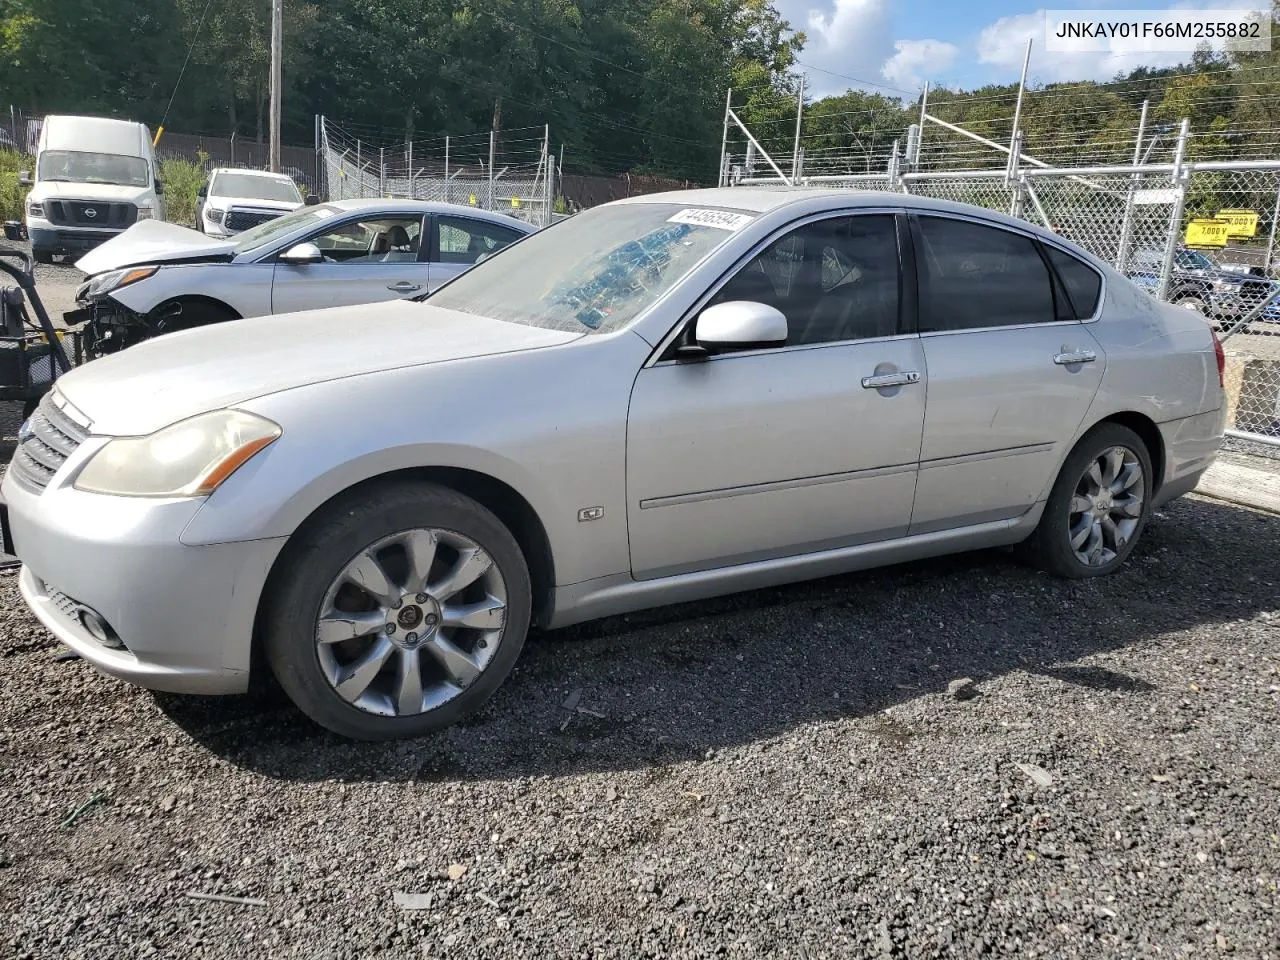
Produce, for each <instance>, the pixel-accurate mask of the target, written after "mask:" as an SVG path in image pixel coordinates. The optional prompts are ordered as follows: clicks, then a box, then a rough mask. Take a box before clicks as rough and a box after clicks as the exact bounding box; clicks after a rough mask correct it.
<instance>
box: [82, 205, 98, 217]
mask: <svg viewBox="0 0 1280 960" xmlns="http://www.w3.org/2000/svg"><path fill="white" fill-rule="evenodd" d="M84 215H85V216H86V217H88V218H89V219H90V220H92V219H93V218H94V217H96V216H97V215H98V211H97V210H95V209H93V207H85V208H84Z"/></svg>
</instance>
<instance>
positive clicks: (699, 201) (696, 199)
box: [611, 185, 1102, 265]
mask: <svg viewBox="0 0 1280 960" xmlns="http://www.w3.org/2000/svg"><path fill="white" fill-rule="evenodd" d="M631 203H678V204H683V205H695V204H696V205H699V206H708V207H721V208H725V209H729V210H741V211H743V212H747V213H757V214H767V213H772V212H774V211H776V210H781V209H784V208H786V207H790V206H801V205H804V207H805V208H806V212H811V213H812V212H821V211H822V210H823V209H828V208H829V209H833V210H844V209H849V208H850V207H905V208H906V209H908V210H919V211H926V212H933V213H954V214H961V215H964V216H966V217H981V218H982V219H984V220H989V221H991V222H993V223H997V224H1004V225H1005V226H1011V227H1016V228H1017V229H1019V230H1023V231H1029V232H1031V233H1035V234H1037V235H1039V236H1041V237H1044V238H1046V239H1051V240H1053V241H1054V242H1055V243H1059V244H1063V245H1065V246H1068V247H1070V248H1072V249H1073V250H1076V251H1078V252H1079V253H1082V254H1084V255H1085V256H1086V257H1088V259H1089V260H1090V261H1091V262H1093V263H1095V265H1096V264H1101V263H1102V261H1101V260H1099V259H1098V258H1097V257H1096V256H1094V255H1093V254H1091V253H1089V251H1087V250H1085V249H1083V248H1082V247H1080V246H1079V245H1078V244H1075V243H1072V242H1071V241H1070V240H1069V239H1067V238H1066V237H1062V236H1060V235H1058V234H1056V233H1054V232H1053V231H1051V230H1047V229H1045V228H1044V227H1041V226H1038V225H1036V224H1034V223H1032V222H1030V221H1029V220H1021V219H1019V218H1017V217H1011V216H1009V215H1008V214H1005V213H1001V212H1000V211H999V210H991V209H988V208H986V207H978V206H974V205H972V204H968V203H957V202H955V201H953V200H939V199H936V198H934V197H920V196H916V195H915V194H910V193H890V192H888V191H885V190H856V189H848V188H830V187H804V186H800V187H789V186H784V185H778V186H755V185H753V186H747V187H703V188H699V189H695V190H669V191H664V192H662V193H646V194H643V195H641V196H638V197H627V198H626V199H624V200H614V201H613V204H611V205H614V204H631Z"/></svg>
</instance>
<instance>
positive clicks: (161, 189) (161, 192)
mask: <svg viewBox="0 0 1280 960" xmlns="http://www.w3.org/2000/svg"><path fill="white" fill-rule="evenodd" d="M156 196H157V197H163V196H164V184H163V183H161V182H160V181H159V180H157V181H156Z"/></svg>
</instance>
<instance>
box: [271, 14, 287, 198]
mask: <svg viewBox="0 0 1280 960" xmlns="http://www.w3.org/2000/svg"><path fill="white" fill-rule="evenodd" d="M283 47H284V0H271V119H270V126H271V132H270V141H271V145H270V159H269V161H268V164H267V167H268V169H269V170H270V171H271V172H272V173H279V172H280V75H281V60H282V59H283Z"/></svg>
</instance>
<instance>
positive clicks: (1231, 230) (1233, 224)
mask: <svg viewBox="0 0 1280 960" xmlns="http://www.w3.org/2000/svg"><path fill="white" fill-rule="evenodd" d="M1214 219H1215V220H1225V221H1227V236H1228V237H1231V238H1232V239H1233V240H1234V239H1236V238H1237V237H1238V238H1241V239H1243V238H1245V237H1256V236H1257V235H1258V215H1257V214H1256V213H1254V212H1253V211H1252V210H1219V211H1218V213H1217V216H1215V217H1214Z"/></svg>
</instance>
